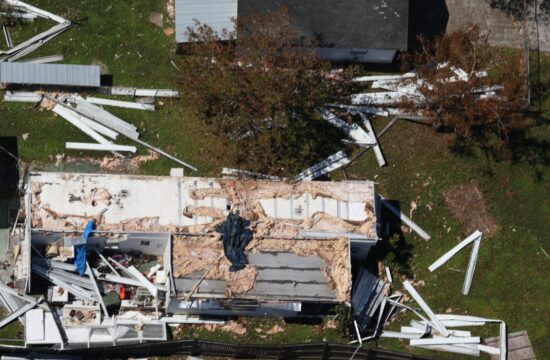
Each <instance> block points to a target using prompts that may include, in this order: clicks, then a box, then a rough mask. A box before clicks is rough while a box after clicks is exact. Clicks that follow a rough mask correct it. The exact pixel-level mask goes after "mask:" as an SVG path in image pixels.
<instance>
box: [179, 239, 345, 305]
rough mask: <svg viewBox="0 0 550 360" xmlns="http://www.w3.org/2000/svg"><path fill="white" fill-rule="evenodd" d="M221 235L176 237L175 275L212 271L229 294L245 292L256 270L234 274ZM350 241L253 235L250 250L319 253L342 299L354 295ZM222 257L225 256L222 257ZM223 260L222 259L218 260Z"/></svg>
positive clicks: (331, 284) (212, 276)
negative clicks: (275, 237) (351, 289)
mask: <svg viewBox="0 0 550 360" xmlns="http://www.w3.org/2000/svg"><path fill="white" fill-rule="evenodd" d="M220 239H221V237H220V235H219V234H213V235H211V236H200V237H192V236H175V237H174V241H173V250H172V252H173V254H172V263H173V268H174V277H176V278H183V277H185V276H187V275H190V274H193V273H197V272H204V271H208V270H209V269H210V271H209V272H208V274H207V276H206V279H211V280H225V281H226V282H227V284H228V285H227V288H226V291H225V295H226V296H233V295H238V294H244V293H246V292H247V291H249V290H251V289H252V288H253V286H254V280H255V278H256V269H254V267H253V266H250V265H248V266H247V267H246V268H245V269H244V270H241V271H237V272H235V273H231V272H230V271H229V266H230V265H231V263H230V262H229V261H228V260H227V259H226V258H225V257H224V256H223V244H222V242H221V240H220ZM348 246H349V245H348V241H347V239H345V238H341V239H335V240H284V239H258V238H253V239H252V241H251V242H250V243H249V244H248V246H247V248H246V253H247V254H248V253H262V252H289V253H293V254H296V255H298V256H303V257H306V256H311V255H315V256H318V257H320V258H321V259H322V260H323V263H324V266H323V269H322V271H323V275H324V277H325V279H326V281H327V283H328V286H329V288H331V289H334V290H335V291H336V294H337V295H336V296H337V300H338V301H348V300H349V298H350V288H351V272H350V265H349V264H350V259H349V248H348ZM220 257H221V258H222V259H221V260H219V259H220ZM218 260H219V261H218Z"/></svg>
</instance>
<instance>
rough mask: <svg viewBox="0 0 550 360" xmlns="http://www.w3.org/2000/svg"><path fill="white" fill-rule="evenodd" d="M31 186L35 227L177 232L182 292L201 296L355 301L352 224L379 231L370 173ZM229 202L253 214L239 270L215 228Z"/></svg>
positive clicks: (100, 177)
mask: <svg viewBox="0 0 550 360" xmlns="http://www.w3.org/2000/svg"><path fill="white" fill-rule="evenodd" d="M29 189H30V193H31V194H30V195H31V196H30V203H31V204H30V209H31V211H30V220H31V224H32V225H31V227H32V230H33V231H36V230H41V231H52V232H56V231H58V232H62V231H69V232H70V231H82V230H83V229H84V228H85V226H86V223H87V222H88V221H89V220H91V219H95V220H96V229H97V230H98V231H108V232H121V233H128V232H146V233H156V232H169V233H172V269H173V276H174V278H175V286H176V291H177V293H178V295H179V296H180V297H183V298H186V297H187V296H189V295H191V292H192V295H193V297H195V298H205V297H207V298H208V297H220V298H222V297H237V298H247V299H249V298H253V299H256V298H261V299H269V300H286V301H289V300H290V301H308V300H310V301H314V300H318V301H321V300H322V301H332V302H340V301H347V300H349V293H350V289H351V263H350V261H351V260H350V241H349V238H348V237H346V236H345V234H353V235H354V236H359V237H362V238H363V239H372V240H377V238H378V237H377V234H376V215H375V210H374V183H373V182H371V181H345V182H315V181H306V182H299V183H290V182H284V181H267V180H236V179H228V178H221V179H220V178H195V177H168V176H165V177H160V176H141V175H111V174H82V173H47V172H40V173H31V174H30V177H29ZM104 209H107V210H106V211H105V212H103V211H104ZM229 212H234V213H237V214H239V215H240V216H241V217H242V218H244V219H245V220H247V221H249V223H250V224H249V229H250V230H251V231H252V234H253V239H252V241H251V242H250V243H249V244H248V246H247V248H246V255H247V257H248V261H249V265H248V266H247V267H246V268H245V269H244V270H241V271H238V272H230V271H229V266H230V265H231V264H230V263H229V261H228V260H227V259H226V258H225V256H224V252H223V243H222V241H221V234H219V233H217V232H216V231H215V230H214V227H215V225H217V224H219V223H221V222H223V221H224V220H225V219H226V218H227V215H228V214H229ZM100 214H101V215H100ZM304 233H308V234H310V235H309V236H304ZM319 234H321V235H319ZM326 234H328V235H327V236H323V235H326ZM343 234H344V235H343ZM205 272H208V273H207V274H206V276H204V280H203V281H201V283H200V284H199V286H198V287H197V288H196V289H195V291H193V288H194V287H195V285H196V284H197V282H198V281H199V280H200V279H201V278H202V277H203V275H205Z"/></svg>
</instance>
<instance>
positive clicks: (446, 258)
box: [428, 230, 482, 272]
mask: <svg viewBox="0 0 550 360" xmlns="http://www.w3.org/2000/svg"><path fill="white" fill-rule="evenodd" d="M481 235H482V233H481V231H479V230H476V231H474V232H473V233H472V234H471V235H470V236H468V237H467V238H466V239H464V240H463V241H462V242H461V243H460V244H458V245H457V246H455V247H454V248H452V249H451V250H449V251H448V252H447V253H445V254H444V255H443V256H441V257H440V258H439V259H437V260H436V261H435V262H434V263H433V264H431V265H430V266H429V267H428V270H430V271H431V272H433V271H434V270H435V269H437V268H438V267H440V266H441V265H443V264H445V263H446V262H447V261H449V259H450V258H452V257H453V256H454V255H456V254H457V253H458V252H459V251H460V250H462V249H463V248H464V247H466V246H467V245H468V244H470V243H472V242H474V241H475V240H477V239H478V238H479V237H481Z"/></svg>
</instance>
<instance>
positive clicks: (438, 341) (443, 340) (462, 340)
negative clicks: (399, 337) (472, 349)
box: [410, 336, 481, 346]
mask: <svg viewBox="0 0 550 360" xmlns="http://www.w3.org/2000/svg"><path fill="white" fill-rule="evenodd" d="M480 342H481V339H480V338H479V336H472V337H434V338H430V339H411V341H410V344H411V345H412V346H417V345H456V344H479V343H480Z"/></svg>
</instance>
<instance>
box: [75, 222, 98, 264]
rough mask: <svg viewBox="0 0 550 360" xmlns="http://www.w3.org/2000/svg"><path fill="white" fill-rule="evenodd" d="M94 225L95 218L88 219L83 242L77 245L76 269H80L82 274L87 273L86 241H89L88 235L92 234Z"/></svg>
mask: <svg viewBox="0 0 550 360" xmlns="http://www.w3.org/2000/svg"><path fill="white" fill-rule="evenodd" d="M94 226H95V222H94V220H91V221H88V224H87V225H86V229H84V233H83V234H82V241H83V244H82V245H77V246H75V250H76V255H75V259H74V264H75V265H76V269H77V270H78V273H79V274H80V275H84V274H86V249H87V244H86V243H87V241H88V236H90V234H91V233H92V232H93V231H94Z"/></svg>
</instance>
